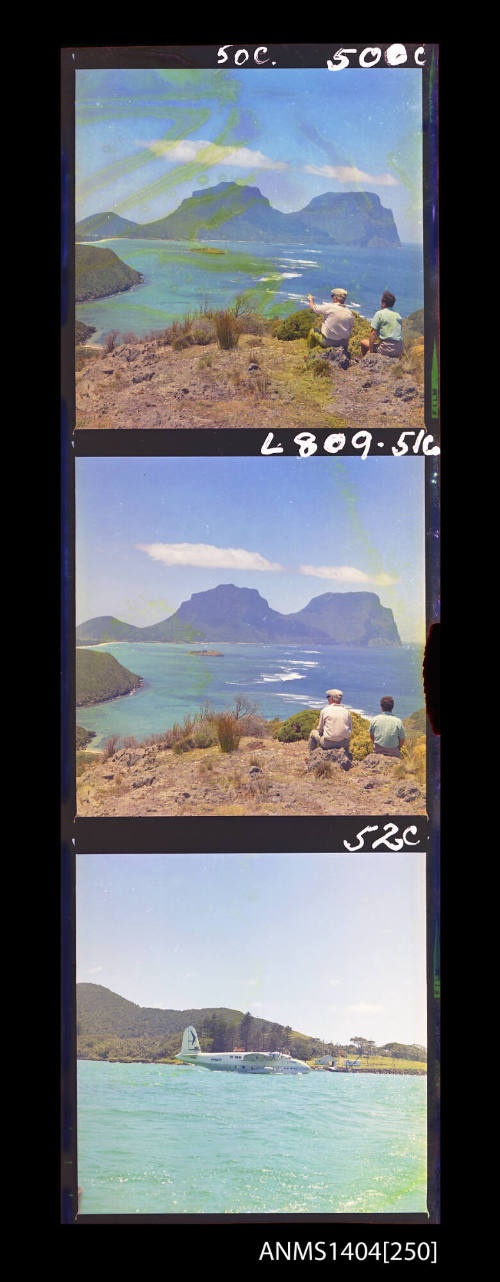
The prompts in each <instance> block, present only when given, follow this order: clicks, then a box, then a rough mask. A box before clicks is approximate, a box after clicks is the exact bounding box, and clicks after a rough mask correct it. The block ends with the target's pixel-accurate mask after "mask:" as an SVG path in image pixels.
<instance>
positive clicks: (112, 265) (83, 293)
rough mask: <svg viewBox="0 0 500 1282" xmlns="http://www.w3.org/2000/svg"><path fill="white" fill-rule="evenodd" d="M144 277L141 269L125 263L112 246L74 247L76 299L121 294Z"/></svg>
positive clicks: (83, 299) (77, 300)
mask: <svg viewBox="0 0 500 1282" xmlns="http://www.w3.org/2000/svg"><path fill="white" fill-rule="evenodd" d="M141 281H142V276H141V274H140V272H136V271H135V270H134V268H133V267H129V266H128V264H127V263H123V262H122V260H121V258H118V254H115V253H113V250H112V249H102V248H98V247H97V245H77V246H76V249H75V300H76V302H77V303H85V302H88V300H89V299H91V298H104V297H105V296H106V295H107V294H120V293H121V292H122V290H124V289H130V288H131V286H132V285H139V284H140V282H141Z"/></svg>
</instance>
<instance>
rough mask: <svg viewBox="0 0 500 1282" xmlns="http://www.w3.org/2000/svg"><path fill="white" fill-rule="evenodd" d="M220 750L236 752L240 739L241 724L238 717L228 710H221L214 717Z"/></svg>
mask: <svg viewBox="0 0 500 1282" xmlns="http://www.w3.org/2000/svg"><path fill="white" fill-rule="evenodd" d="M214 724H215V727H216V730H217V737H218V740H219V747H220V750H221V752H237V750H238V747H239V742H240V739H241V733H242V732H241V726H240V724H239V722H238V719H237V718H236V717H235V716H234V715H233V714H232V713H230V712H222V713H220V714H219V715H218V716H216V717H214Z"/></svg>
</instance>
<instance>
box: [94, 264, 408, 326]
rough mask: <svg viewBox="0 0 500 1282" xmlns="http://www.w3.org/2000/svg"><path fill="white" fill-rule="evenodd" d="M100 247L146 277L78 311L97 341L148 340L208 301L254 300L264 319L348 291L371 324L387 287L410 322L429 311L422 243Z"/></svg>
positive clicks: (220, 304)
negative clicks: (202, 250)
mask: <svg viewBox="0 0 500 1282" xmlns="http://www.w3.org/2000/svg"><path fill="white" fill-rule="evenodd" d="M99 243H100V244H103V245H105V246H107V248H108V249H112V250H114V252H115V253H116V254H118V257H119V258H121V259H122V261H123V262H125V263H127V264H128V265H129V266H130V267H133V268H135V270H136V271H139V272H141V273H142V275H143V277H144V282H143V284H141V285H138V286H136V287H135V288H133V289H131V290H128V291H126V292H125V293H123V294H115V295H114V296H113V297H110V298H101V299H97V300H95V301H94V302H89V303H81V304H79V305H78V306H77V308H76V315H77V319H78V320H82V321H85V323H86V324H87V325H93V326H95V328H96V333H95V334H93V335H92V339H91V341H92V342H98V341H99V339H100V338H101V337H102V335H103V334H105V333H108V332H109V331H111V330H116V331H118V333H119V334H125V333H127V332H133V333H135V334H137V336H138V337H141V336H142V335H144V334H146V333H148V332H149V331H152V330H161V329H162V328H163V327H164V326H165V325H166V324H167V323H168V322H169V321H171V320H173V319H175V317H176V316H177V317H178V316H184V315H185V314H186V313H187V312H193V311H194V310H196V309H197V308H199V307H201V306H203V304H204V303H206V304H208V306H210V307H213V308H220V307H227V306H229V305H230V304H232V303H233V302H234V299H235V298H236V296H237V295H239V294H246V295H248V297H249V299H250V301H251V302H252V306H253V307H254V308H255V310H260V311H262V312H263V313H264V314H266V313H267V314H271V313H273V312H275V311H276V310H278V311H279V312H282V313H283V314H288V313H289V312H293V311H296V310H297V308H299V307H300V306H301V305H302V304H304V305H305V304H306V296H307V294H309V293H311V294H312V295H313V297H314V298H315V300H316V302H325V301H326V302H330V301H331V299H330V292H331V290H332V288H333V287H334V286H342V287H343V288H344V289H347V291H348V298H347V305H348V306H352V307H353V310H354V311H355V312H357V313H358V315H360V316H367V317H368V318H370V317H371V316H372V315H373V313H374V312H375V311H377V309H378V308H379V306H380V295H381V294H382V292H383V291H384V290H385V289H390V290H391V291H392V293H393V294H395V295H396V300H397V302H396V307H397V310H398V311H399V312H400V314H401V315H402V316H408V315H409V314H410V312H414V311H417V309H418V308H420V307H423V305H424V283H423V255H422V247H421V245H400V246H399V247H396V248H390V249H351V248H346V247H345V246H337V247H335V246H333V247H331V248H330V246H327V247H325V246H324V245H323V246H322V247H321V248H320V249H316V248H314V246H311V245H309V244H305V245H293V246H290V245H259V244H253V243H252V244H250V243H243V242H229V241H223V240H221V241H216V240H213V241H210V244H211V245H213V246H214V247H215V248H220V249H222V250H223V251H224V253H223V254H221V255H218V254H214V255H210V254H199V253H194V252H193V242H191V241H189V242H188V241H172V240H127V239H125V238H124V239H118V240H106V241H102V242H99ZM354 304H357V306H356V307H355V306H354Z"/></svg>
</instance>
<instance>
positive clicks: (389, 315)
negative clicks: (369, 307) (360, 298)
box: [361, 289, 403, 356]
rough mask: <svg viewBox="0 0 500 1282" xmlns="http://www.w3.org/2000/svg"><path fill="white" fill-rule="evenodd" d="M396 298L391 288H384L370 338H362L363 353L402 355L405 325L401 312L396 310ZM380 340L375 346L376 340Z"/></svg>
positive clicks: (364, 354) (373, 320)
mask: <svg viewBox="0 0 500 1282" xmlns="http://www.w3.org/2000/svg"><path fill="white" fill-rule="evenodd" d="M395 302H396V298H395V295H394V294H391V292H390V290H388V289H386V290H384V293H383V294H382V298H381V299H380V309H379V311H378V312H375V315H374V316H373V318H372V321H371V330H370V337H369V338H362V339H361V355H362V356H366V353H367V352H373V351H375V352H376V353H377V355H378V356H402V354H403V325H402V318H401V316H400V315H399V312H395V311H394V310H393V309H394V304H395ZM377 339H378V340H380V341H379V342H378V345H377V347H375V343H376V341H377Z"/></svg>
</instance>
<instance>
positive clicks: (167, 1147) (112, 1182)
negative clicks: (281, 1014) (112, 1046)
mask: <svg viewBox="0 0 500 1282" xmlns="http://www.w3.org/2000/svg"><path fill="white" fill-rule="evenodd" d="M426 1089H427V1079H426V1077H402V1076H383V1075H375V1074H343V1073H338V1074H335V1073H322V1072H317V1073H308V1074H305V1075H300V1076H294V1077H280V1076H276V1077H273V1078H267V1077H257V1078H246V1077H239V1076H237V1077H234V1076H233V1075H232V1074H231V1075H229V1074H226V1073H216V1072H209V1071H208V1070H207V1069H203V1068H187V1067H182V1066H179V1067H177V1066H173V1065H164V1064H109V1063H105V1062H104V1063H103V1062H98V1063H97V1062H91V1061H80V1063H79V1064H78V1183H79V1185H80V1186H81V1188H82V1190H83V1192H82V1197H81V1207H80V1209H81V1212H82V1214H95V1213H99V1212H100V1213H122V1214H135V1213H137V1214H141V1213H156V1214H159V1213H167V1214H174V1213H176V1214H179V1213H181V1214H182V1213H186V1214H189V1213H190V1214H195V1213H203V1212H205V1213H209V1212H210V1213H213V1214H216V1213H223V1212H226V1213H239V1214H244V1213H246V1214H250V1213H258V1212H260V1213H271V1212H288V1213H295V1214H298V1213H314V1212H335V1213H342V1212H344V1213H368V1212H378V1213H381V1212H386V1213H390V1212H394V1213H402V1212H404V1211H420V1212H422V1211H425V1210H426Z"/></svg>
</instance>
